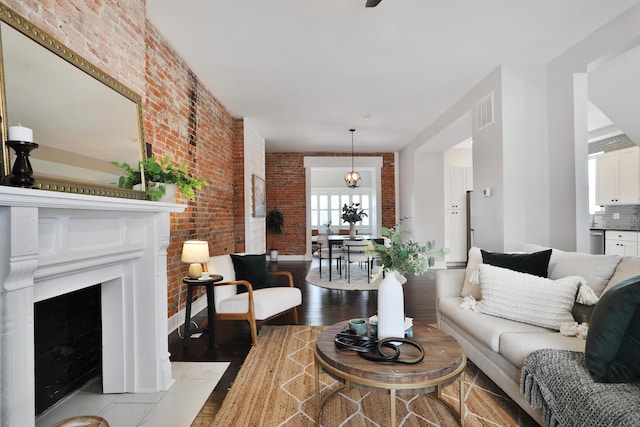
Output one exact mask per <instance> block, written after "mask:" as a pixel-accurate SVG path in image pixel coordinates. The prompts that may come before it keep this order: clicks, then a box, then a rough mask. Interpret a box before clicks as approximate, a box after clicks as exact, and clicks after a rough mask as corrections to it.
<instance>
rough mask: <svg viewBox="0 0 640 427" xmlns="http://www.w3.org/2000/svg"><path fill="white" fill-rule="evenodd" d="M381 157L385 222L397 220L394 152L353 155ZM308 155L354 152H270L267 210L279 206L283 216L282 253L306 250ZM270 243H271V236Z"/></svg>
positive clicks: (279, 239)
mask: <svg viewBox="0 0 640 427" xmlns="http://www.w3.org/2000/svg"><path fill="white" fill-rule="evenodd" d="M354 155H355V156H356V157H358V156H367V157H372V156H378V157H382V158H383V161H382V171H381V175H382V187H381V188H382V200H381V208H382V209H381V210H382V225H383V226H385V227H392V226H393V225H394V224H395V223H396V212H395V172H394V168H395V164H394V154H393V153H366V154H360V155H359V154H357V153H355V154H354ZM305 156H329V157H342V156H351V153H267V154H266V161H265V175H266V187H267V211H269V210H271V209H273V208H275V207H277V208H278V209H279V210H280V211H281V212H282V213H283V215H284V218H285V221H284V229H283V231H282V235H280V236H275V246H276V247H277V249H278V252H279V253H280V254H281V255H304V254H305V252H306V232H307V217H306V188H305V168H304V158H305ZM268 244H269V246H271V245H272V242H271V237H269V242H268Z"/></svg>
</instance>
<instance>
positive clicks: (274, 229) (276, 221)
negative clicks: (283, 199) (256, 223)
mask: <svg viewBox="0 0 640 427" xmlns="http://www.w3.org/2000/svg"><path fill="white" fill-rule="evenodd" d="M266 222H267V231H268V232H269V233H270V234H271V246H273V245H274V244H273V240H274V239H273V236H274V235H276V234H282V227H283V226H284V215H283V214H282V212H280V211H279V210H278V208H273V209H272V210H271V211H270V212H269V213H268V214H267V218H266ZM273 249H275V248H273Z"/></svg>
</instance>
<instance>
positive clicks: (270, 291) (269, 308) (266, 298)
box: [216, 286, 302, 320]
mask: <svg viewBox="0 0 640 427" xmlns="http://www.w3.org/2000/svg"><path fill="white" fill-rule="evenodd" d="M300 304H302V291H301V290H300V289H298V288H292V287H289V286H274V287H272V288H265V289H258V290H257V291H255V292H253V309H254V314H255V317H256V320H265V319H268V318H269V317H271V316H274V315H276V314H278V313H281V312H283V311H285V310H288V309H289V308H291V307H296V306H298V305H300ZM216 310H217V312H218V313H246V312H247V311H248V310H249V294H248V293H246V292H245V293H242V294H237V295H234V296H231V297H229V298H227V299H225V300H223V301H221V302H220V304H218V305H217V307H216Z"/></svg>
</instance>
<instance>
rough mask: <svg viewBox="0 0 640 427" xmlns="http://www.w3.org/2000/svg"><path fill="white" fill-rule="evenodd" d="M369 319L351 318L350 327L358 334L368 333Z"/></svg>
mask: <svg viewBox="0 0 640 427" xmlns="http://www.w3.org/2000/svg"><path fill="white" fill-rule="evenodd" d="M367 326H368V325H367V321H366V320H364V319H351V320H349V329H351V330H352V331H353V332H355V333H356V334H358V335H367V329H368V327H367Z"/></svg>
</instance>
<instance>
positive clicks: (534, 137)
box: [502, 65, 586, 250]
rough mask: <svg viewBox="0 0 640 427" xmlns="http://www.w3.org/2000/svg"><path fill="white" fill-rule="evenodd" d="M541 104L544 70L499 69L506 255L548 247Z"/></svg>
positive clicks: (546, 155) (546, 151) (544, 131)
mask: <svg viewBox="0 0 640 427" xmlns="http://www.w3.org/2000/svg"><path fill="white" fill-rule="evenodd" d="M546 104H547V97H546V74H545V68H544V66H543V65H518V66H513V65H505V66H503V67H502V133H503V135H502V140H503V143H502V152H503V164H502V167H503V191H504V198H503V203H504V206H503V212H504V228H503V230H504V236H503V242H504V249H505V250H516V249H517V248H518V246H520V245H521V244H523V243H538V244H541V245H547V244H549V239H550V236H549V215H550V209H549V165H548V159H549V148H548V144H547V117H546ZM585 132H586V127H585ZM585 147H586V144H585ZM585 166H586V163H585Z"/></svg>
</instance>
